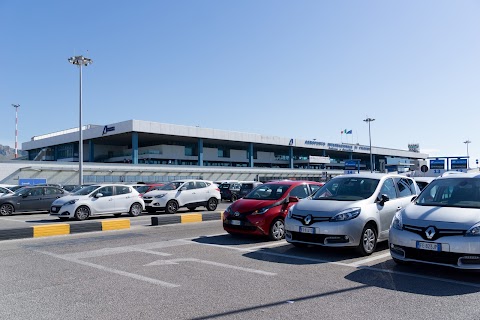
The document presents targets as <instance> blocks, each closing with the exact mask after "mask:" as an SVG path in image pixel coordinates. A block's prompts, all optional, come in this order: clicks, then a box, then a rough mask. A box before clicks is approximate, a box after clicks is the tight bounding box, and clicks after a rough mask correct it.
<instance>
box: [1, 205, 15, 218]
mask: <svg viewBox="0 0 480 320" xmlns="http://www.w3.org/2000/svg"><path fill="white" fill-rule="evenodd" d="M14 211H15V209H14V208H13V206H12V205H11V204H9V203H5V204H2V206H1V207H0V215H2V216H9V215H11V214H13V212H14Z"/></svg>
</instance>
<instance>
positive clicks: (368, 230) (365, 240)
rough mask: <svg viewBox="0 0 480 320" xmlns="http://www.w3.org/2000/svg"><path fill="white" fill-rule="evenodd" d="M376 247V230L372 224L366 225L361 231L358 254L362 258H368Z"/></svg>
mask: <svg viewBox="0 0 480 320" xmlns="http://www.w3.org/2000/svg"><path fill="white" fill-rule="evenodd" d="M376 246H377V230H375V228H374V226H373V225H372V224H367V225H366V226H365V227H364V228H363V231H362V236H361V238H360V244H359V245H358V252H359V253H360V254H361V255H362V256H369V255H371V254H372V253H373V251H375V247H376Z"/></svg>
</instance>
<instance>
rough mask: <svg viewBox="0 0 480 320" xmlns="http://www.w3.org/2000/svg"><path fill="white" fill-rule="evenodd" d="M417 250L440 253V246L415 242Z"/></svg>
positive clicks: (438, 244) (439, 244)
mask: <svg viewBox="0 0 480 320" xmlns="http://www.w3.org/2000/svg"><path fill="white" fill-rule="evenodd" d="M417 249H422V250H430V251H442V244H441V243H433V242H422V241H417Z"/></svg>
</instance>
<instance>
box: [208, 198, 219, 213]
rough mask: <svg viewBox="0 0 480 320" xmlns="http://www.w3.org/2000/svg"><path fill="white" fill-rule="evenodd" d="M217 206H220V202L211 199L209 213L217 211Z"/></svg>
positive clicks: (209, 200)
mask: <svg viewBox="0 0 480 320" xmlns="http://www.w3.org/2000/svg"><path fill="white" fill-rule="evenodd" d="M217 205H218V200H217V199H215V198H210V199H208V203H207V210H208V211H213V210H215V209H217Z"/></svg>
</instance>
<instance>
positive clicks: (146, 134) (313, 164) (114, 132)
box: [22, 120, 428, 182]
mask: <svg viewBox="0 0 480 320" xmlns="http://www.w3.org/2000/svg"><path fill="white" fill-rule="evenodd" d="M78 147H79V132H78V128H75V129H69V130H64V131H60V132H55V133H50V134H45V135H40V136H35V137H33V138H32V139H31V141H28V142H24V143H22V150H23V151H27V152H28V160H29V161H33V162H35V161H41V162H43V163H46V162H49V163H53V162H57V163H59V162H61V163H69V162H70V163H74V162H77V163H78V150H79V148H78ZM372 155H373V164H374V168H373V170H374V171H381V172H383V171H385V170H389V171H406V170H407V169H416V168H418V163H419V162H418V161H419V160H423V159H426V158H428V154H424V153H420V152H418V150H415V151H411V150H398V149H390V148H382V147H374V146H372ZM83 161H84V163H85V165H86V166H88V165H100V164H101V166H102V167H105V165H106V164H111V165H112V168H113V167H115V166H118V165H119V164H126V165H128V167H130V168H134V167H135V166H137V167H139V168H145V170H147V169H148V170H147V171H152V169H153V168H155V167H159V168H160V167H161V168H162V170H161V171H165V170H166V171H168V170H169V169H168V168H172V172H173V171H175V172H176V171H178V168H184V169H186V168H190V169H191V168H195V172H198V173H200V174H201V172H202V171H204V172H211V171H212V170H215V168H217V169H218V170H220V171H222V172H228V171H231V172H232V173H234V172H236V171H238V170H239V169H242V172H243V171H245V170H248V169H251V170H252V171H257V172H260V174H261V172H262V170H268V171H269V172H270V171H272V170H278V172H282V173H285V174H286V175H288V173H289V172H290V173H291V174H293V173H298V172H302V170H304V171H308V172H309V173H312V174H313V175H315V176H316V174H315V172H318V176H319V177H320V176H321V175H322V173H323V174H324V175H325V174H328V173H329V172H330V171H332V172H334V173H337V174H338V173H339V172H342V173H343V170H344V168H345V163H346V162H352V161H354V162H356V163H359V165H360V170H370V147H369V146H364V145H359V144H348V143H333V142H327V141H321V140H313V139H312V140H308V139H307V140H306V139H299V138H295V137H288V138H286V137H277V136H267V135H260V134H254V133H244V132H235V131H226V130H218V129H211V128H201V127H191V126H182V125H174V124H165V123H158V122H151V121H141V120H128V121H123V122H118V123H113V124H108V125H87V126H84V128H83ZM173 168H176V169H175V170H173ZM87 169H88V168H87ZM132 170H133V169H132ZM124 171H125V170H124ZM190 171H191V170H190ZM285 174H282V176H283V177H285ZM312 174H309V176H311V175H312ZM86 175H88V174H87V173H86ZM257 176H258V174H257ZM270 176H271V175H270ZM231 177H232V179H233V178H234V176H231ZM86 178H87V179H86V180H87V181H88V180H89V178H88V177H87V176H86ZM90 180H92V179H90ZM92 182H96V181H92Z"/></svg>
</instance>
